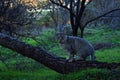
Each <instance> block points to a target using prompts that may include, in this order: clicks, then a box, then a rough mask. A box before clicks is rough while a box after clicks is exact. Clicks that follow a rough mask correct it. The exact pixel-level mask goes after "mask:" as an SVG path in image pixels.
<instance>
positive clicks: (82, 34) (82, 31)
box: [80, 28, 84, 38]
mask: <svg viewBox="0 0 120 80" xmlns="http://www.w3.org/2000/svg"><path fill="white" fill-rule="evenodd" d="M80 31H81V34H80V37H81V38H83V36H84V28H81V29H80Z"/></svg>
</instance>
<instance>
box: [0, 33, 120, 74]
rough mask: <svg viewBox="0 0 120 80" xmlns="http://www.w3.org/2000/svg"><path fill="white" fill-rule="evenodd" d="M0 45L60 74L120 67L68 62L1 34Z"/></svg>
mask: <svg viewBox="0 0 120 80" xmlns="http://www.w3.org/2000/svg"><path fill="white" fill-rule="evenodd" d="M0 45H1V46H3V47H6V48H9V49H11V50H14V51H16V52H18V53H19V54H21V55H23V56H26V57H29V58H32V59H34V60H36V61H38V62H40V63H41V64H43V65H45V66H47V67H49V68H50V69H53V70H55V71H57V72H59V73H62V74H65V73H70V72H73V71H78V70H81V69H86V68H106V69H115V68H117V67H118V66H120V63H118V64H117V63H111V64H109V63H106V62H98V61H94V62H91V61H74V62H71V63H70V62H68V61H67V60H66V59H64V58H60V57H56V56H54V55H52V54H49V53H47V52H46V51H45V50H43V49H42V48H40V47H39V48H38V47H34V46H31V45H29V44H25V43H24V42H21V41H19V40H17V39H15V38H12V37H10V36H7V35H5V34H2V33H0Z"/></svg>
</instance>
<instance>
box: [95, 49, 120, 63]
mask: <svg viewBox="0 0 120 80" xmlns="http://www.w3.org/2000/svg"><path fill="white" fill-rule="evenodd" d="M95 55H96V60H98V61H102V62H109V63H113V62H115V63H120V47H115V48H110V49H102V50H98V51H96V54H95Z"/></svg>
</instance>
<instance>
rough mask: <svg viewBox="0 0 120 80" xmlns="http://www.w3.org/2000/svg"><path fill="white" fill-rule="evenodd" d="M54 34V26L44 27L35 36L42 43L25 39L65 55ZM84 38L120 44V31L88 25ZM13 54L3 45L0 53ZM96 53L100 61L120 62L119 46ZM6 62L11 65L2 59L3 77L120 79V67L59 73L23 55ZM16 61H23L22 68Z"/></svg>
mask: <svg viewBox="0 0 120 80" xmlns="http://www.w3.org/2000/svg"><path fill="white" fill-rule="evenodd" d="M48 34H49V35H48ZM53 34H54V31H53V30H48V31H47V30H46V31H44V33H43V35H40V36H38V37H36V39H37V40H38V41H39V44H38V42H36V41H35V40H33V39H31V38H27V39H26V38H24V39H23V41H24V42H27V43H28V44H32V45H34V46H42V48H45V49H46V50H47V51H48V52H49V53H54V54H56V55H58V56H62V57H66V56H67V55H66V52H65V51H63V49H62V48H60V47H59V45H58V43H57V42H56V41H55V39H54V35H53ZM85 39H87V40H88V41H90V42H91V43H101V42H107V43H115V44H120V31H119V30H111V29H102V28H100V29H95V28H87V29H85ZM43 45H44V46H43ZM11 54H16V53H15V52H14V51H11V50H9V49H6V48H3V47H1V46H0V55H2V56H4V57H7V56H10V55H11ZM95 56H96V60H98V61H101V62H108V63H113V62H115V63H120V46H115V47H113V48H109V49H101V50H97V51H96V52H95ZM6 63H7V65H8V66H9V68H10V69H7V68H6V66H5V65H4V64H3V63H2V62H1V61H0V80H120V68H118V69H116V70H115V71H108V70H106V69H86V70H80V71H78V72H74V73H70V74H59V73H57V72H55V71H52V70H50V69H48V68H45V67H44V66H42V67H41V65H38V64H39V63H37V62H35V61H32V60H31V59H28V58H24V57H23V56H20V55H18V56H17V57H15V58H11V59H9V60H7V61H6ZM16 64H20V66H19V67H20V68H21V69H20V70H19V69H15V68H16V67H17V66H16Z"/></svg>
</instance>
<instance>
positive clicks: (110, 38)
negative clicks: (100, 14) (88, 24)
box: [85, 28, 120, 44]
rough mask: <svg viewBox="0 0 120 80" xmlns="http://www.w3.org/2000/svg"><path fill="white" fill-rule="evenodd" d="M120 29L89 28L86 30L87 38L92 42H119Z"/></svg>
mask: <svg viewBox="0 0 120 80" xmlns="http://www.w3.org/2000/svg"><path fill="white" fill-rule="evenodd" d="M119 36H120V31H119V30H111V29H103V28H98V29H96V28H94V29H93V28H87V29H86V30H85V38H86V39H87V40H89V41H90V42H92V43H99V42H107V43H117V44H119V43H120V42H119V41H120V38H119Z"/></svg>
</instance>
